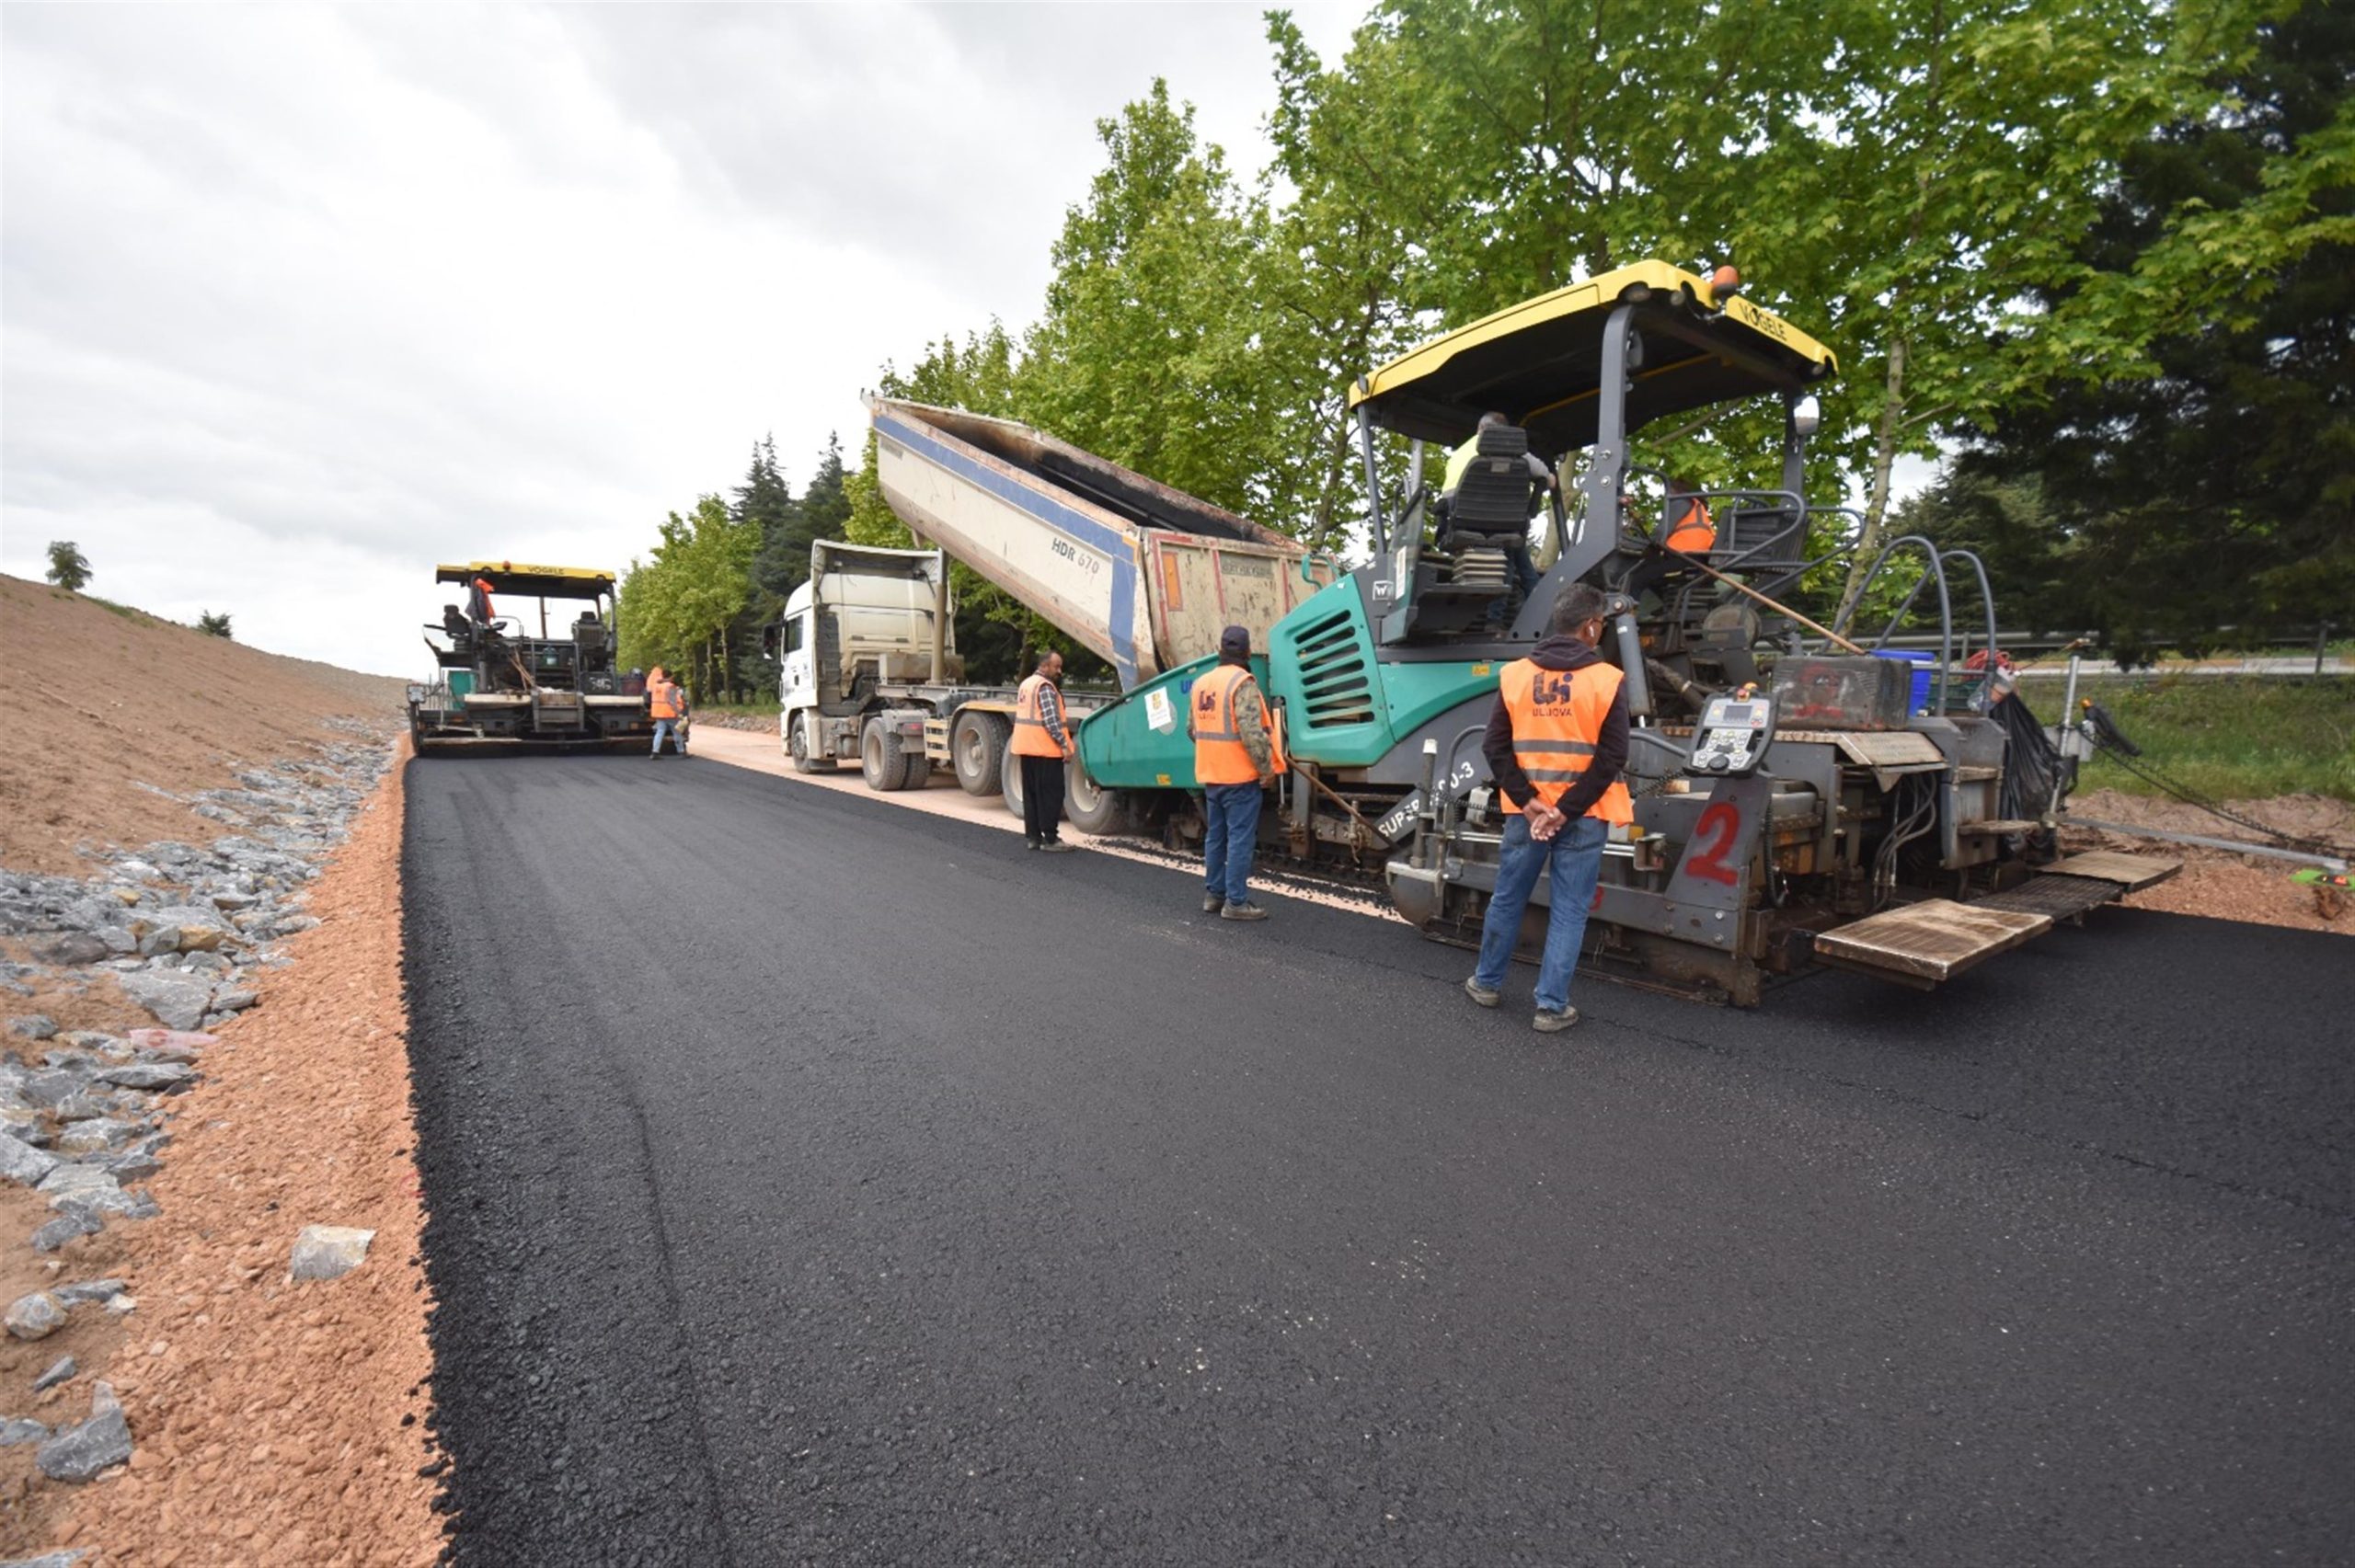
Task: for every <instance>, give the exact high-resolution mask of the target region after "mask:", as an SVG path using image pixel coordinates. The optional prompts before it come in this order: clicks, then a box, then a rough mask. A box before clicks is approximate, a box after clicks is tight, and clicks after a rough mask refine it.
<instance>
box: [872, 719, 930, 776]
mask: <svg viewBox="0 0 2355 1568" xmlns="http://www.w3.org/2000/svg"><path fill="white" fill-rule="evenodd" d="M916 760H917V761H923V760H924V753H923V752H921V751H919V752H917V753H916ZM858 771H859V772H860V773H864V774H866V775H867V788H869V789H871V790H876V791H879V792H881V793H884V794H890V792H892V791H894V790H902V789H905V788H907V787H908V760H907V758H905V757H904V756H902V754H901V752H900V738H899V737H898V736H897V735H895V734H893V733H892V731H891V727H890V726H889V725H887V724H885V723H884V722H883V721H882V720H881V719H879V718H871V719H868V720H867V728H866V730H865V732H864V733H862V734H861V735H860V736H859V738H858Z"/></svg>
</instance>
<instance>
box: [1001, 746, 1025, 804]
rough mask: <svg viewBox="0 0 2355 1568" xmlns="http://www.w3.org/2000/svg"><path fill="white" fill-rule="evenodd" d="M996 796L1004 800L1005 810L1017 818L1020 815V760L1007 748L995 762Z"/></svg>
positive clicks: (1012, 749) (1011, 749) (1010, 748)
mask: <svg viewBox="0 0 2355 1568" xmlns="http://www.w3.org/2000/svg"><path fill="white" fill-rule="evenodd" d="M997 789H998V794H1000V795H1003V796H1005V808H1006V809H1007V810H1008V811H1011V812H1013V813H1014V814H1015V816H1017V818H1018V817H1020V816H1021V815H1022V759H1021V758H1019V757H1017V756H1016V755H1015V754H1014V748H1013V747H1011V746H1009V747H1007V748H1006V749H1005V752H1004V753H1003V754H1002V755H1001V756H1000V757H999V758H998V760H997Z"/></svg>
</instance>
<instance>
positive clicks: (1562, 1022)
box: [1529, 1007, 1579, 1035]
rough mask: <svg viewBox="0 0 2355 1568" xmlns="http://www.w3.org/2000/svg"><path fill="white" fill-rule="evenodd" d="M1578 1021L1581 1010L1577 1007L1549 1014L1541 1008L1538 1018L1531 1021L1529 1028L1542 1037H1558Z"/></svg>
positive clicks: (1538, 1011)
mask: <svg viewBox="0 0 2355 1568" xmlns="http://www.w3.org/2000/svg"><path fill="white" fill-rule="evenodd" d="M1578 1021H1579V1010H1578V1009H1577V1008H1575V1007H1566V1008H1564V1009H1562V1011H1561V1012H1559V1013H1549V1012H1547V1011H1546V1010H1545V1008H1542V1007H1541V1008H1539V1009H1538V1010H1537V1016H1536V1017H1534V1018H1533V1019H1531V1020H1530V1021H1529V1026H1530V1027H1531V1028H1533V1029H1534V1030H1536V1031H1537V1032H1538V1033H1539V1034H1541V1035H1558V1034H1560V1033H1561V1032H1562V1031H1563V1030H1565V1029H1567V1028H1568V1027H1570V1025H1572V1024H1576V1023H1577V1022H1578Z"/></svg>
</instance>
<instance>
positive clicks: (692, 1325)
mask: <svg viewBox="0 0 2355 1568" xmlns="http://www.w3.org/2000/svg"><path fill="white" fill-rule="evenodd" d="M406 875H407V878H408V894H407V898H408V921H409V925H408V963H409V982H410V992H411V994H410V1006H411V1020H412V1026H413V1033H414V1040H413V1047H412V1048H413V1051H414V1056H415V1062H416V1068H417V1078H418V1095H419V1116H420V1121H421V1126H422V1138H421V1143H420V1150H419V1156H420V1164H421V1166H422V1168H423V1173H424V1178H425V1192H426V1197H427V1201H428V1204H429V1206H430V1208H431V1222H430V1224H429V1227H428V1230H427V1236H426V1242H427V1253H428V1260H427V1261H428V1264H429V1265H430V1273H431V1284H432V1288H433V1289H434V1291H435V1294H436V1297H437V1299H438V1307H437V1310H436V1311H435V1314H434V1319H433V1333H434V1344H435V1353H436V1356H437V1368H438V1369H437V1374H436V1383H435V1390H436V1398H437V1401H438V1412H437V1423H438V1430H439V1432H440V1434H441V1438H442V1444H443V1446H444V1448H445V1449H446V1450H447V1451H448V1452H449V1454H450V1455H451V1456H452V1458H453V1460H454V1469H453V1472H452V1473H453V1474H454V1489H453V1493H452V1496H451V1503H452V1505H454V1508H455V1521H456V1526H457V1534H456V1535H455V1537H454V1539H455V1540H456V1542H457V1544H458V1560H459V1561H460V1562H468V1563H480V1564H499V1565H501V1568H511V1565H518V1564H537V1563H546V1564H567V1565H572V1564H584V1563H628V1562H647V1563H694V1564H698V1565H707V1564H725V1563H741V1564H755V1563H798V1562H812V1563H826V1564H852V1563H878V1564H882V1563H889V1564H918V1565H929V1564H952V1563H969V1562H973V1563H1009V1564H1044V1563H1053V1562H1101V1563H1120V1564H1129V1563H1143V1564H1163V1563H1166V1564H1173V1565H1175V1564H1186V1565H1192V1564H1224V1563H1246V1562H1250V1563H1258V1562H1266V1563H1283V1564H1295V1563H1297V1564H1321V1563H1334V1564H1373V1563H1414V1564H1477V1565H1488V1564H1502V1563H1521V1562H1528V1563H1623V1562H1624V1563H1651V1564H1708V1565H1717V1564H1775V1563H1805V1564H1819V1563H1850V1562H1853V1563H1871V1564H1892V1563H1939V1564H1951V1563H1989V1564H2004V1565H2006V1568H2011V1565H2024V1564H2036V1563H2055V1564H2070V1565H2073V1568H2079V1565H2087V1564H2097V1563H2119V1564H2132V1565H2135V1568H2157V1565H2163V1564H2173V1563H2182V1564H2188V1565H2198V1568H2211V1565H2215V1564H2237V1563H2256V1562H2268V1563H2271V1562H2289V1563H2321V1562H2344V1561H2346V1560H2347V1557H2348V1554H2349V1543H2350V1542H2355V1485H2350V1476H2351V1475H2355V1467H2351V1466H2350V1459H2355V1399H2350V1392H2355V1358H2350V1356H2349V1348H2350V1347H2349V1322H2350V1310H2349V1309H2350V1305H2355V1289H2350V1286H2351V1285H2355V1245H2351V1244H2350V1242H2351V1241H2355V1238H2351V1237H2350V1228H2349V1216H2350V1214H2355V1162H2350V1161H2349V1140H2350V1137H2355V1133H2351V1132H2350V1128H2355V1071H2350V1066H2349V1045H2350V1033H2351V1032H2355V1031H2350V1025H2349V1017H2350V1012H2349V1001H2350V990H2351V989H2355V988H2350V965H2349V958H2350V956H2355V948H2350V946H2349V944H2348V943H2347V941H2346V939H2345V938H2342V937H2331V936H2321V935H2309V934H2305V933H2293V932H2284V931H2277V930H2269V929H2262V928H2258V927H2254V926H2237V925H2229V924H2223V923H2218V922H2211V921H2197V920H2190V919H2186V918H2182V917H2177V916H2169V915H2162V914H2154V913H2143V912H2139V911H2127V910H2107V911H2103V912H2101V913H2100V914H2098V915H2097V916H2096V917H2095V918H2094V920H2093V921H2091V922H2090V923H2089V925H2088V926H2087V927H2086V928H2085V929H2084V930H2063V931H2061V932H2059V933H2055V934H2053V935H2051V936H2048V937H2045V938H2042V939H2040V940H2039V941H2038V942H2036V943H2034V944H2031V945H2029V946H2028V947H2027V948H2025V949H2023V950H2021V951H2019V952H2017V953H2015V954H2012V955H2009V956H2005V957H2004V958H2001V959H1998V960H1996V961H1994V962H1992V963H1991V964H1989V965H1988V966H1987V967H1985V968H1984V969H1983V970H1982V971H1980V972H1977V973H1974V974H1972V975H1970V976H1968V977H1965V978H1964V979H1962V980H1960V981H1959V982H1957V983H1955V984H1953V985H1952V986H1950V987H1949V988H1947V990H1943V991H1941V992H1939V993H1936V994H1935V995H1929V996H1923V995H1918V994H1915V993H1913V992H1910V991H1906V990H1900V989H1896V988H1893V987H1888V986H1884V985H1882V984H1879V983H1878V982H1875V981H1872V980H1869V979H1862V978H1858V977H1847V976H1837V975H1826V976H1822V977H1820V978H1816V979H1809V980H1806V981H1803V982H1800V983H1798V984H1796V985H1793V986H1790V987H1787V988H1786V989H1785V990H1781V991H1780V992H1778V993H1776V994H1775V995H1774V996H1773V997H1772V998H1771V999H1770V1002H1769V1005H1768V1006H1767V1007H1766V1008H1764V1009H1763V1010H1761V1011H1759V1012H1756V1013H1732V1012H1728V1011H1723V1010H1718V1009H1713V1008H1707V1007H1703V1006H1698V1005H1695V1004H1693V1003H1688V1002H1682V1001H1673V1000H1671V999H1668V998H1664V997H1658V996H1652V995H1648V994H1646V993H1642V992H1637V991H1633V990H1625V989H1619V988H1614V987H1609V986H1605V985H1601V984H1591V985H1587V986H1584V987H1582V988H1581V989H1580V991H1579V993H1578V994H1577V997H1576V1000H1577V1001H1578V1003H1579V1005H1580V1008H1581V1010H1582V1011H1583V1012H1585V1013H1586V1014H1587V1022H1586V1023H1584V1024H1581V1026H1580V1028H1579V1029H1578V1030H1576V1031H1575V1032H1573V1033H1572V1034H1570V1035H1568V1036H1561V1037H1559V1038H1557V1039H1553V1040H1546V1039H1545V1038H1543V1037H1541V1036H1535V1035H1534V1034H1533V1033H1532V1032H1531V1031H1530V1029H1529V1026H1528V1017H1527V1012H1528V1003H1527V998H1528V990H1529V985H1530V982H1531V972H1530V971H1529V970H1527V969H1525V968H1523V969H1520V970H1517V971H1516V973H1515V975H1514V977H1513V979H1512V980H1511V982H1510V983H1509V989H1508V993H1507V1007H1506V1009H1504V1010H1502V1011H1499V1012H1498V1013H1481V1012H1477V1011H1476V1010H1475V1009H1473V1008H1472V1007H1471V1006H1470V1005H1469V1004H1468V1003H1467V1002H1466V1001H1465V999H1464V998H1463V997H1462V996H1461V995H1460V994H1459V993H1458V991H1457V990H1456V987H1457V984H1458V982H1459V981H1460V980H1461V979H1462V977H1463V975H1464V973H1465V968H1466V963H1467V960H1466V956H1465V955H1464V954H1462V953H1461V952H1459V951H1457V950H1454V949H1451V948H1447V947H1442V946H1439V945H1436V944H1430V943H1427V942H1425V941H1423V940H1422V939H1420V938H1419V937H1418V936H1416V935H1415V934H1414V933H1411V932H1409V931H1408V930H1407V929H1406V928H1405V927H1403V926H1400V925H1397V924H1396V923H1391V922H1384V921H1375V920H1372V919H1369V918H1367V917H1366V916H1364V915H1361V914H1353V913H1350V912H1347V911H1344V910H1335V909H1330V908H1325V907H1320V906H1316V905H1312V904H1308V903H1304V902H1300V901H1296V900H1290V899H1285V898H1273V899H1271V900H1269V902H1270V904H1271V906H1272V908H1273V909H1274V912H1275V918H1273V919H1272V920H1270V921H1268V922H1266V923H1265V924H1262V925H1258V926H1235V925H1226V924H1222V923H1221V922H1219V921H1205V920H1204V919H1203V918H1202V917H1201V916H1200V915H1199V914H1198V913H1197V912H1196V904H1197V898H1198V887H1197V885H1196V883H1195V882H1194V881H1193V880H1192V879H1191V878H1190V877H1189V876H1185V875H1183V874H1181V873H1178V872H1174V871H1164V870H1157V869H1155V868H1152V867H1149V866H1144V865H1141V864H1135V863H1133V862H1129V861H1121V860H1117V859H1113V858H1110V857H1105V856H1091V855H1086V854H1074V855H1065V856H1054V857H1049V856H1040V855H1036V854H1030V853H1027V852H1025V851H1024V849H1023V848H1022V846H1021V844H1020V843H1019V841H1017V840H1016V839H1014V838H1013V836H1012V835H1009V834H1004V833H995V832H991V831H988V830H983V829H980V828H976V827H974V826H972V825H971V824H968V823H961V822H956V821H951V820H945V819H941V818H932V817H925V816H921V815H918V814H915V813H911V812H906V811H902V810H900V809H898V808H896V807H892V806H890V804H888V803H886V802H884V801H881V800H872V799H866V798H861V797H858V796H856V795H843V794H841V793H838V792H833V791H821V790H813V789H809V788H804V787H799V786H797V785H796V784H792V783H791V782H789V781H785V780H779V779H774V778H766V777H762V776H759V775H756V774H752V773H745V772H741V771H738V770H734V769H730V768H728V767H725V766H721V765H718V764H716V763H712V762H707V761H701V760H692V759H691V760H688V761H664V762H661V763H649V762H648V761H643V760H640V759H637V758H610V759H587V758H566V759H545V760H543V759H493V760H474V761H431V762H421V763H418V764H415V765H413V766H412V767H411V768H410V770H409V773H408V849H407V860H406Z"/></svg>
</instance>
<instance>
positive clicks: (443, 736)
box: [408, 561, 654, 756]
mask: <svg viewBox="0 0 2355 1568" xmlns="http://www.w3.org/2000/svg"><path fill="white" fill-rule="evenodd" d="M433 580H434V581H436V582H438V583H448V584H452V585H454V586H455V587H457V588H458V589H459V590H460V592H459V597H458V601H457V602H455V603H450V604H444V605H443V606H442V619H441V620H439V621H433V622H428V623H427V624H426V626H425V646H426V647H427V648H428V649H429V650H430V651H431V653H432V655H433V662H434V666H435V674H434V678H433V679H432V680H431V681H420V682H416V683H413V684H411V685H410V687H409V688H408V725H409V734H410V736H411V737H412V738H413V739H414V740H415V742H416V746H417V750H418V752H419V755H423V756H431V755H437V754H442V755H446V754H449V753H453V752H459V751H481V750H493V751H495V750H523V749H563V748H581V747H590V748H598V747H615V746H622V745H636V746H640V747H643V746H645V745H647V744H648V743H649V738H650V737H651V736H652V734H653V732H654V721H653V719H652V718H651V717H650V716H649V714H648V712H647V703H646V682H645V681H644V679H643V678H642V677H639V676H636V675H629V674H625V673H624V672H622V671H620V670H616V669H615V662H614V660H615V647H614V614H613V611H614V574H613V573H611V572H605V571H597V570H594V569H592V568H589V567H536V566H523V565H518V564H517V563H515V562H513V561H469V562H466V563H465V564H463V565H458V566H443V567H436V568H435V569H434V574H433ZM502 601H504V602H503V603H502ZM551 604H554V605H555V606H556V607H557V613H556V618H555V619H554V620H551V619H550V614H549V609H550V605H551ZM568 617H569V618H568Z"/></svg>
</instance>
